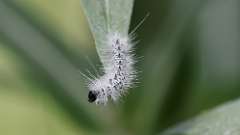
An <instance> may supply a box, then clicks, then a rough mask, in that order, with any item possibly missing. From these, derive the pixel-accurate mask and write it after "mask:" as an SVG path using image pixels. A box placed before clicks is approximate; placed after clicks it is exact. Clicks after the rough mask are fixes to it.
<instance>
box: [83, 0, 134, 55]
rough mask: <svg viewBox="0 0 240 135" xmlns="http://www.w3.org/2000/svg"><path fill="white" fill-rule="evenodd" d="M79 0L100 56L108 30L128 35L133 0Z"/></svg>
mask: <svg viewBox="0 0 240 135" xmlns="http://www.w3.org/2000/svg"><path fill="white" fill-rule="evenodd" d="M81 2H82V6H83V9H84V12H85V14H86V17H87V20H88V22H89V25H90V29H91V31H92V34H93V37H94V39H95V43H96V48H97V50H98V54H99V55H100V58H101V53H100V48H101V47H102V46H104V45H105V41H106V35H107V34H108V33H109V32H118V33H120V34H122V35H123V36H127V35H128V30H129V25H130V20H131V14H132V8H133V0H81Z"/></svg>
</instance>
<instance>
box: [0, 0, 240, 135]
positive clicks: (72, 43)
mask: <svg viewBox="0 0 240 135" xmlns="http://www.w3.org/2000/svg"><path fill="white" fill-rule="evenodd" d="M93 10H94V9H93ZM147 13H150V16H149V17H148V19H147V20H146V21H145V22H144V24H143V25H142V26H141V27H140V28H139V29H138V31H137V40H139V41H140V42H139V44H137V45H136V53H137V56H139V57H141V58H140V59H139V62H138V63H137V65H136V68H137V69H138V70H139V71H141V73H140V75H139V82H140V83H139V84H138V86H137V87H136V88H134V89H131V90H130V92H129V94H128V95H127V96H126V97H124V98H123V100H122V101H121V102H120V103H118V104H109V105H108V106H104V107H103V106H96V105H94V104H90V103H88V102H87V93H88V90H87V89H86V87H85V82H84V78H83V77H82V76H81V74H80V72H81V71H82V72H85V71H86V70H87V69H88V70H90V72H93V71H94V68H93V67H92V66H91V65H93V64H94V66H95V67H96V68H97V69H100V67H101V63H100V61H99V58H98V56H97V52H96V49H95V46H94V41H93V38H92V36H91V32H90V30H89V27H88V23H87V22H86V18H85V16H84V14H83V11H82V8H81V5H80V1H79V0H0V134H1V135H101V134H102V135H123V134H124V135H157V134H158V133H160V132H161V131H163V130H164V129H166V128H168V127H170V126H173V125H175V124H177V123H179V122H181V121H184V120H187V119H189V118H192V117H193V116H196V115H197V114H200V113H201V112H202V111H204V110H207V109H210V108H213V107H215V106H216V105H219V104H222V103H224V102H227V101H230V100H233V99H236V98H238V97H239V96H240V84H239V81H240V61H239V58H240V45H239V44H240V1H239V0H136V1H135V5H134V9H133V16H132V23H131V28H132V29H133V28H134V27H135V26H136V25H137V24H138V23H139V22H140V21H141V19H142V18H143V17H144V16H145V15H146V14H147Z"/></svg>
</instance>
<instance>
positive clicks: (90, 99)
mask: <svg viewBox="0 0 240 135" xmlns="http://www.w3.org/2000/svg"><path fill="white" fill-rule="evenodd" d="M96 99H97V93H96V92H94V91H89V93H88V102H90V103H92V102H94V101H96Z"/></svg>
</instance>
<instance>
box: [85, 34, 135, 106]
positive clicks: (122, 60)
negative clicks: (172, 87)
mask: <svg viewBox="0 0 240 135" xmlns="http://www.w3.org/2000/svg"><path fill="white" fill-rule="evenodd" d="M129 37H131V36H123V35H121V34H120V33H118V32H110V33H109V34H107V35H106V40H105V44H106V45H105V46H104V47H103V48H101V50H100V52H101V54H102V56H103V57H102V63H104V64H103V75H102V76H99V77H95V78H94V79H90V81H89V83H88V89H89V93H88V101H89V102H90V103H93V102H95V103H96V104H106V103H107V102H108V100H109V99H112V100H113V101H117V100H118V99H119V98H120V97H121V96H122V95H124V94H125V93H126V92H127V89H129V88H130V87H132V86H133V84H134V80H135V79H136V71H135V70H134V64H135V60H134V54H133V53H132V52H133V45H134V44H133V43H132V41H131V39H132V38H129Z"/></svg>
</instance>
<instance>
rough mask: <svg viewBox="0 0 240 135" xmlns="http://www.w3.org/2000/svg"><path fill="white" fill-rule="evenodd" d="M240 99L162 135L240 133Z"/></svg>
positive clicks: (223, 134) (235, 134)
mask: <svg viewBox="0 0 240 135" xmlns="http://www.w3.org/2000/svg"><path fill="white" fill-rule="evenodd" d="M239 108H240V100H237V101H234V102H229V103H226V104H225V105H222V106H220V107H218V108H216V109H213V110H212V111H209V112H205V113H204V114H202V115H200V116H198V117H197V118H195V119H193V120H190V121H187V122H185V123H183V124H180V125H179V126H177V127H174V128H172V129H169V130H167V131H165V132H164V133H163V134H162V135H239V134H240V115H239V114H240V109H239Z"/></svg>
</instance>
